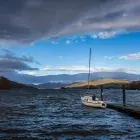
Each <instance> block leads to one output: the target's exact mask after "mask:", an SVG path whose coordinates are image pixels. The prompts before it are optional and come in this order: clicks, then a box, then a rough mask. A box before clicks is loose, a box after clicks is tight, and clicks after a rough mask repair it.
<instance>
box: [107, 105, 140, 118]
mask: <svg viewBox="0 0 140 140" xmlns="http://www.w3.org/2000/svg"><path fill="white" fill-rule="evenodd" d="M107 108H111V109H114V110H118V111H120V112H123V113H127V114H128V115H130V116H133V117H135V118H140V107H138V106H122V105H120V104H113V103H108V104H107Z"/></svg>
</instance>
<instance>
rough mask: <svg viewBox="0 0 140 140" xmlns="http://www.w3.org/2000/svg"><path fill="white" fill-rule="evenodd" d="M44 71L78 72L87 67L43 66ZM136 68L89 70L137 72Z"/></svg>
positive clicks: (94, 69)
mask: <svg viewBox="0 0 140 140" xmlns="http://www.w3.org/2000/svg"><path fill="white" fill-rule="evenodd" d="M44 70H45V71H57V72H58V71H59V72H67V73H69V72H73V73H80V72H85V73H87V72H88V70H89V68H88V67H87V66H65V67H59V66H57V67H53V66H46V67H45V68H44ZM139 70H140V69H138V68H135V69H132V68H128V67H124V68H111V67H96V68H94V67H91V72H128V73H139Z"/></svg>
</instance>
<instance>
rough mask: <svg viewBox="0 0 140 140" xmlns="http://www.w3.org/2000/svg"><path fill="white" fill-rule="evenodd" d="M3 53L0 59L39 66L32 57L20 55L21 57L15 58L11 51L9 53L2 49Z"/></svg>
mask: <svg viewBox="0 0 140 140" xmlns="http://www.w3.org/2000/svg"><path fill="white" fill-rule="evenodd" d="M3 52H5V53H4V54H1V55H0V58H2V59H6V60H13V61H15V60H18V61H23V62H30V63H36V64H40V63H39V62H38V61H36V60H35V59H34V58H33V57H32V56H26V55H22V56H21V57H17V56H15V54H14V53H12V52H11V51H9V50H7V49H3Z"/></svg>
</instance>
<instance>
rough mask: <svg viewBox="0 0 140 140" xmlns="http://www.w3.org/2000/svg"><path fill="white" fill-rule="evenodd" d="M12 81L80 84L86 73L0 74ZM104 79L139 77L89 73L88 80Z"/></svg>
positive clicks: (136, 75)
mask: <svg viewBox="0 0 140 140" xmlns="http://www.w3.org/2000/svg"><path fill="white" fill-rule="evenodd" d="M1 76H4V77H6V78H8V79H10V80H12V81H16V82H19V83H24V84H44V83H64V84H68V83H73V82H82V81H86V80H87V76H88V74H87V73H79V74H73V75H70V74H60V75H46V76H33V75H27V74H17V73H12V74H11V73H9V74H8V73H7V74H6V75H5V74H3V75H2V74H1ZM104 78H112V79H121V80H124V79H125V80H129V81H138V80H139V79H140V75H138V74H132V73H125V72H95V73H91V76H90V80H99V79H104Z"/></svg>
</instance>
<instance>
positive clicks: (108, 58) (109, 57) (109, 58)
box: [104, 56, 115, 60]
mask: <svg viewBox="0 0 140 140" xmlns="http://www.w3.org/2000/svg"><path fill="white" fill-rule="evenodd" d="M114 58H115V56H104V59H105V60H112V59H114Z"/></svg>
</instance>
